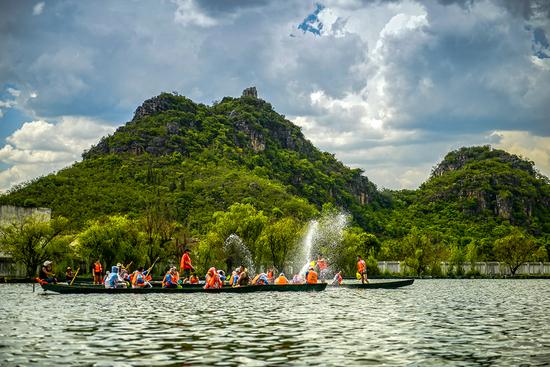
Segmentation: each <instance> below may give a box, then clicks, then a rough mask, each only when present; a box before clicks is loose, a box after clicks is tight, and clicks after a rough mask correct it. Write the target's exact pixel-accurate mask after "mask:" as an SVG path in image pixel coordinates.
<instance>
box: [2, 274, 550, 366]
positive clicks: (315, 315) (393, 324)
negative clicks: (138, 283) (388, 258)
mask: <svg viewBox="0 0 550 367" xmlns="http://www.w3.org/2000/svg"><path fill="white" fill-rule="evenodd" d="M0 314H1V315H2V316H1V317H2V319H1V323H0V365H2V366H15V365H40V366H44V365H52V366H53V365H56V366H59V365H71V364H73V365H97V366H111V365H115V366H126V365H137V366H146V365H159V366H160V365H166V366H171V365H173V366H182V365H185V366H200V365H220V366H232V365H251V366H254V365H257V366H265V365H270V366H276V365H281V366H283V365H284V366H287V365H320V366H327V365H333V366H344V365H345V366H353V365H361V366H363V365H380V364H384V365H399V366H401V365H421V366H429V365H434V366H441V365H456V366H487V365H501V366H517V365H520V364H524V365H548V364H549V363H550V280H505V279H504V280H449V279H442V280H435V279H434V280H417V281H415V283H414V285H412V286H410V287H406V288H401V289H389V290H384V289H378V290H351V289H328V288H327V290H326V291H324V292H312V293H253V294H173V295H166V294H156V295H155V294H150V295H132V294H126V295H123V294H121V295H57V294H45V293H44V292H43V291H42V290H41V289H39V288H38V287H37V291H36V292H35V293H32V285H29V284H2V285H0Z"/></svg>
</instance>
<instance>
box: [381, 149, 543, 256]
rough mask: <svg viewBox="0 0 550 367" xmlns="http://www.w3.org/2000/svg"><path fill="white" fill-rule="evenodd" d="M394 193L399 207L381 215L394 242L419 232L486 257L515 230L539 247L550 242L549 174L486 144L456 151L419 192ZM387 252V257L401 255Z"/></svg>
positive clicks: (441, 164)
mask: <svg viewBox="0 0 550 367" xmlns="http://www.w3.org/2000/svg"><path fill="white" fill-rule="evenodd" d="M391 194H392V197H393V199H394V201H393V202H394V206H393V207H392V209H391V210H383V211H381V212H380V213H379V214H378V220H379V221H380V222H383V223H385V225H384V229H383V231H382V232H383V237H384V238H385V239H386V240H388V241H389V242H391V241H392V240H394V239H403V238H405V237H406V236H407V235H408V234H409V233H411V231H413V230H420V231H421V232H423V233H424V234H426V235H428V237H430V238H431V239H432V240H434V241H435V242H442V243H444V244H445V245H446V246H445V247H446V248H447V249H448V248H450V247H452V246H457V248H459V249H460V248H465V247H466V246H468V245H471V247H472V248H473V249H475V250H476V252H477V255H478V256H479V259H485V260H494V259H495V257H494V253H493V244H494V242H495V240H497V239H499V238H502V237H503V236H505V235H507V234H509V233H510V232H511V231H512V230H513V228H519V229H520V230H522V231H525V232H526V233H528V234H530V235H532V236H534V237H535V238H538V240H539V244H540V245H546V246H547V247H548V244H549V243H550V241H549V240H550V184H549V180H548V178H546V177H545V176H543V175H541V174H539V173H538V172H537V171H536V169H535V167H534V164H533V162H530V161H527V160H525V159H522V158H521V157H518V156H517V155H513V154H510V153H507V152H505V151H503V150H499V149H492V148H491V147H489V146H481V147H464V148H460V149H458V150H456V151H452V152H450V153H448V154H447V155H446V156H445V158H444V159H443V160H442V161H441V162H440V163H439V164H438V165H437V166H436V167H435V168H434V169H433V171H432V174H431V176H430V178H429V179H428V180H427V181H426V182H424V183H423V184H422V185H421V186H420V188H419V189H418V190H414V191H413V190H402V191H394V192H392V193H391ZM387 247H399V246H396V245H395V243H389V244H388V246H387ZM388 251H389V254H387V256H388V257H390V258H391V257H393V256H397V255H396V254H395V252H392V250H390V249H388Z"/></svg>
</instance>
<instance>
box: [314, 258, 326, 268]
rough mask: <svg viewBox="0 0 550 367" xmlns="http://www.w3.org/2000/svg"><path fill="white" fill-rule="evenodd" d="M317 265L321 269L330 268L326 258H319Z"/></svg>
mask: <svg viewBox="0 0 550 367" xmlns="http://www.w3.org/2000/svg"><path fill="white" fill-rule="evenodd" d="M317 266H318V267H319V270H325V269H326V268H328V265H327V262H326V261H325V260H324V259H321V260H317Z"/></svg>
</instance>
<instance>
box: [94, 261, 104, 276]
mask: <svg viewBox="0 0 550 367" xmlns="http://www.w3.org/2000/svg"><path fill="white" fill-rule="evenodd" d="M102 271H103V267H102V266H101V264H100V263H94V272H95V273H96V274H100V273H101V272H102Z"/></svg>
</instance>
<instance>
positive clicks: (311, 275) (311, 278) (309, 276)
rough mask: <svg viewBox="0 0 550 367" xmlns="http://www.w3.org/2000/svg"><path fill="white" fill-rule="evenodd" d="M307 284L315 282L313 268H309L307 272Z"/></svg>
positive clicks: (315, 276)
mask: <svg viewBox="0 0 550 367" xmlns="http://www.w3.org/2000/svg"><path fill="white" fill-rule="evenodd" d="M307 284H317V273H316V272H315V271H313V270H310V271H309V273H307Z"/></svg>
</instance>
